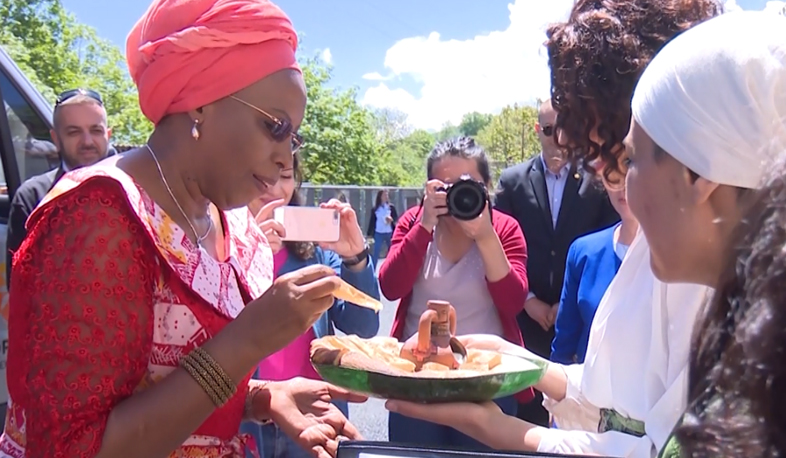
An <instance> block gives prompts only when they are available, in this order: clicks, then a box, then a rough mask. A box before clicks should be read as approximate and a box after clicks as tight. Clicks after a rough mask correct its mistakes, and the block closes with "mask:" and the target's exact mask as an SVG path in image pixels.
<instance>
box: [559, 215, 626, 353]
mask: <svg viewBox="0 0 786 458" xmlns="http://www.w3.org/2000/svg"><path fill="white" fill-rule="evenodd" d="M617 226H619V224H615V225H614V226H612V227H610V228H607V229H603V230H601V231H598V232H594V233H592V234H588V235H585V236H583V237H580V238H578V239H576V240H575V241H574V242H573V244H572V245H571V246H570V249H569V250H568V258H567V261H566V263H565V281H564V283H563V285H562V297H561V298H560V303H559V311H558V312H557V321H556V323H555V324H554V332H555V335H554V341H553V342H552V344H551V360H552V361H554V362H557V363H561V364H574V363H583V362H584V355H585V354H586V352H587V342H588V341H589V333H590V327H591V326H592V319H593V318H594V317H595V311H596V310H597V309H598V305H600V300H601V299H602V298H603V294H604V293H606V289H607V288H608V287H609V284H611V280H613V279H614V276H615V275H616V274H617V270H619V268H620V264H622V260H621V259H620V258H619V257H618V256H617V253H615V252H614V230H615V229H616V228H617Z"/></svg>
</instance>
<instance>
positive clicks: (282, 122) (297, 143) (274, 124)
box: [229, 95, 303, 154]
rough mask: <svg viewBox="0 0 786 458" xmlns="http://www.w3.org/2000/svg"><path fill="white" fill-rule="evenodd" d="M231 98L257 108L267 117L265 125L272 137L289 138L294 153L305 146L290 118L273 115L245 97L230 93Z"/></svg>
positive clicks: (274, 138)
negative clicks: (244, 98)
mask: <svg viewBox="0 0 786 458" xmlns="http://www.w3.org/2000/svg"><path fill="white" fill-rule="evenodd" d="M229 98H231V99H232V100H235V101H237V102H240V103H242V104H243V105H245V106H247V107H249V108H251V109H253V110H256V111H257V112H258V113H260V114H262V115H263V116H264V117H265V118H267V121H265V127H267V130H268V132H270V137H271V138H272V139H273V140H274V141H276V142H285V141H287V139H289V141H290V143H291V148H292V154H295V153H297V152H298V150H299V149H300V148H301V147H302V146H303V137H301V136H300V134H298V133H297V132H295V131H294V130H295V129H294V127H293V126H292V123H291V122H289V121H288V120H286V119H281V118H278V117H276V116H273V115H272V114H270V113H268V112H267V111H265V110H263V109H261V108H259V107H256V106H254V105H252V104H250V103H248V102H246V101H245V100H243V99H240V98H238V97H235V96H234V95H230V96H229Z"/></svg>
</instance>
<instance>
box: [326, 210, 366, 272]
mask: <svg viewBox="0 0 786 458" xmlns="http://www.w3.org/2000/svg"><path fill="white" fill-rule="evenodd" d="M319 207H320V208H329V209H332V210H336V211H337V212H338V214H339V215H341V226H340V227H339V236H338V241H336V242H329V243H324V242H323V243H320V244H319V246H321V247H322V248H324V249H326V250H331V251H335V252H336V254H338V255H339V256H341V257H342V258H351V257H353V256H357V255H358V254H360V253H361V252H362V251H363V249H364V248H365V247H366V238H365V237H363V231H362V230H361V229H360V225H358V216H357V214H355V210H354V209H353V208H352V205H350V204H345V203H343V202H341V201H340V200H338V199H330V200H329V201H328V202H327V203H323V204H320V205H319ZM364 266H365V264H364Z"/></svg>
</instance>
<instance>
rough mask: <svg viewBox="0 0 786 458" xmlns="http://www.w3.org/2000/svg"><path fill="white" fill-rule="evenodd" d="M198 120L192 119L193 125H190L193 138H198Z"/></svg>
mask: <svg viewBox="0 0 786 458" xmlns="http://www.w3.org/2000/svg"><path fill="white" fill-rule="evenodd" d="M199 135H200V134H199V120H198V119H195V120H194V125H193V126H191V136H192V137H194V140H199Z"/></svg>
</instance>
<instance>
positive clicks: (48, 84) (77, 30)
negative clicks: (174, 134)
mask: <svg viewBox="0 0 786 458" xmlns="http://www.w3.org/2000/svg"><path fill="white" fill-rule="evenodd" d="M0 45H2V46H3V47H4V48H5V49H6V51H7V52H8V53H9V54H10V55H11V58H13V59H14V61H15V62H16V64H17V65H18V66H19V67H20V68H21V69H22V70H23V71H24V72H25V74H26V75H27V76H28V78H29V79H30V80H31V81H32V82H33V84H34V85H35V86H36V88H38V89H39V91H40V92H41V93H42V94H43V95H44V97H46V98H47V100H49V101H50V102H52V103H53V104H54V101H55V97H56V94H58V93H60V92H62V91H65V90H68V89H73V88H76V87H85V88H91V89H94V90H96V91H98V92H99V93H101V95H102V96H103V98H104V101H105V105H106V109H107V114H108V116H109V125H110V126H111V127H112V128H113V132H114V141H115V142H117V143H133V144H138V143H143V142H144V141H145V140H146V139H147V137H148V135H149V134H150V132H151V131H152V125H151V124H150V122H149V121H147V119H146V118H145V117H144V116H143V115H142V112H141V111H140V109H139V103H138V99H137V95H136V89H135V87H134V85H133V83H132V82H131V80H130V78H129V77H128V72H127V70H126V67H125V59H124V58H123V55H122V53H121V52H120V50H119V49H118V48H117V47H115V46H114V45H112V44H111V43H110V42H108V41H107V40H104V39H101V38H99V37H98V35H97V33H96V31H95V29H93V28H92V27H88V26H86V25H84V24H81V23H79V22H78V21H77V20H76V18H75V17H74V15H73V14H70V13H68V12H67V11H66V10H65V8H64V7H63V5H62V3H61V2H60V1H59V0H0Z"/></svg>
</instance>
